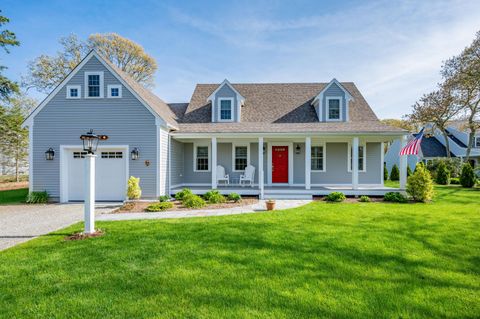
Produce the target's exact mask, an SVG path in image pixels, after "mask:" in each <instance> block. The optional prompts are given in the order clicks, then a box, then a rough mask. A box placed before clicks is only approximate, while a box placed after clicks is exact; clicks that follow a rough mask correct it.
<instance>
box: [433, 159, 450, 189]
mask: <svg viewBox="0 0 480 319" xmlns="http://www.w3.org/2000/svg"><path fill="white" fill-rule="evenodd" d="M435 182H436V183H437V184H440V185H448V184H450V171H449V170H448V168H447V165H446V164H445V161H441V162H440V163H439V164H438V167H437V176H436V178H435Z"/></svg>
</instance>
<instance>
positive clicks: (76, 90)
mask: <svg viewBox="0 0 480 319" xmlns="http://www.w3.org/2000/svg"><path fill="white" fill-rule="evenodd" d="M79 98H80V85H67V99H79Z"/></svg>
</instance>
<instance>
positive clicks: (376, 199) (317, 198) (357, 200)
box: [313, 196, 387, 203]
mask: <svg viewBox="0 0 480 319" xmlns="http://www.w3.org/2000/svg"><path fill="white" fill-rule="evenodd" d="M369 197H370V203H378V202H382V203H387V202H385V201H384V200H383V197H382V196H380V197H373V196H369ZM313 200H314V201H325V196H313ZM342 203H360V196H358V198H355V197H347V199H345V200H344V201H343V202H342Z"/></svg>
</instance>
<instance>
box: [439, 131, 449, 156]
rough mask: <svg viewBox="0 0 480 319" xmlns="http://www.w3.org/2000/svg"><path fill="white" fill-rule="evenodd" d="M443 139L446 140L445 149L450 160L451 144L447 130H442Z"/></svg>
mask: <svg viewBox="0 0 480 319" xmlns="http://www.w3.org/2000/svg"><path fill="white" fill-rule="evenodd" d="M441 131H442V134H443V137H444V138H445V149H446V151H447V158H448V159H450V158H451V156H450V143H449V142H448V135H447V132H445V129H443V128H442V129H441Z"/></svg>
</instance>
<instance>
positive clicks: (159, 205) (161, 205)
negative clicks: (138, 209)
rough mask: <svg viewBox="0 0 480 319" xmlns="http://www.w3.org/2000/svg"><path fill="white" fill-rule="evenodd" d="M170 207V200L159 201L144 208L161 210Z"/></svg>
mask: <svg viewBox="0 0 480 319" xmlns="http://www.w3.org/2000/svg"><path fill="white" fill-rule="evenodd" d="M171 208H173V203H172V202H160V203H155V204H151V205H148V207H147V208H146V209H145V210H146V211H147V212H163V211H165V210H167V209H171Z"/></svg>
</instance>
